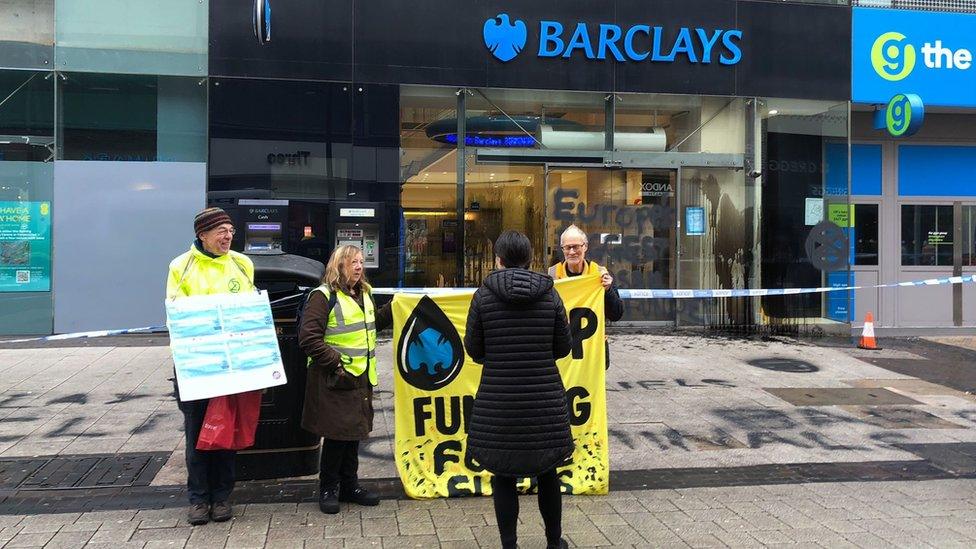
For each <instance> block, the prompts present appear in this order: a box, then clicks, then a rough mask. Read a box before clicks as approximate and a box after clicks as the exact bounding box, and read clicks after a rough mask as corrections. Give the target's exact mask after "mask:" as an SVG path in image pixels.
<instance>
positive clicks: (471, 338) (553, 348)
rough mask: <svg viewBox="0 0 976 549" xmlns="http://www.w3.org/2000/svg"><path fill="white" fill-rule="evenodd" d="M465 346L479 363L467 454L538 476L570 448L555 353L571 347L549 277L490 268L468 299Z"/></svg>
mask: <svg viewBox="0 0 976 549" xmlns="http://www.w3.org/2000/svg"><path fill="white" fill-rule="evenodd" d="M464 346H465V349H466V350H467V352H468V355H470V356H471V358H472V359H473V360H474V361H475V362H477V363H480V364H483V365H484V366H483V369H482V373H481V384H480V385H479V387H478V393H477V395H476V396H475V400H474V406H473V408H472V411H471V421H470V423H469V425H468V444H467V452H468V456H469V457H471V458H473V459H474V460H475V461H476V462H478V464H480V465H481V466H482V467H484V468H485V469H487V470H488V471H490V472H492V473H494V474H497V475H504V476H537V475H539V474H540V473H544V472H546V471H549V470H550V469H552V468H554V467H556V466H557V465H559V464H561V463H562V462H564V461H566V460H567V459H568V458H569V457H570V456H571V455H572V453H573V438H572V433H571V432H570V426H569V409H568V407H567V402H566V389H565V387H564V386H563V382H562V378H561V377H560V375H559V370H558V369H557V368H556V359H558V358H562V357H564V356H566V355H568V354H569V352H570V351H571V350H572V336H571V335H570V331H569V321H568V319H567V318H566V309H565V307H564V306H563V302H562V299H561V298H560V297H559V294H557V293H556V291H555V290H554V289H553V282H552V278H551V277H549V276H547V275H544V274H539V273H536V272H532V271H528V270H525V269H514V268H513V269H502V270H500V271H495V272H493V273H491V274H490V275H488V277H487V278H486V279H485V282H484V284H483V285H482V286H481V287H480V288H478V290H477V291H476V292H475V294H474V297H473V298H472V300H471V309H470V310H469V312H468V322H467V328H466V330H465V334H464Z"/></svg>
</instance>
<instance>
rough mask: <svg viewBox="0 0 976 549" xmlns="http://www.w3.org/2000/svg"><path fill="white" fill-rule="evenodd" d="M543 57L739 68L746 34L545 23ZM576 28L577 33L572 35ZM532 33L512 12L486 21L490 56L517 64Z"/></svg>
mask: <svg viewBox="0 0 976 549" xmlns="http://www.w3.org/2000/svg"><path fill="white" fill-rule="evenodd" d="M538 29H539V32H538V47H537V48H535V55H536V56H537V57H539V58H555V57H561V58H565V59H570V58H572V57H574V56H577V57H579V56H583V57H585V58H586V59H601V60H606V59H607V58H613V59H615V60H616V61H618V62H621V63H625V62H643V61H648V62H657V63H674V62H677V61H680V60H684V61H687V62H688V63H693V64H709V63H712V62H717V63H719V64H721V65H735V64H736V63H738V62H739V61H740V60H741V59H742V49H741V47H740V42H741V40H742V31H741V30H737V29H705V28H691V27H681V28H679V29H677V32H676V34H673V36H672V33H669V32H666V30H665V28H664V27H652V26H650V25H642V24H638V25H633V26H631V27H628V28H626V29H624V28H623V27H621V26H620V25H616V24H612V23H600V24H593V25H588V24H587V23H582V22H579V23H576V24H575V25H569V28H567V26H565V25H563V24H562V23H560V22H558V21H539V27H538ZM570 29H571V30H570ZM528 34H529V33H528V28H527V26H526V24H525V22H524V21H522V20H520V19H516V20H514V21H512V20H511V18H510V17H509V15H508V14H507V13H499V14H498V15H496V16H495V17H493V18H490V19H488V20H487V21H485V24H484V26H483V28H482V37H483V38H484V41H485V46H486V47H487V48H488V51H490V52H491V54H492V55H494V56H495V58H496V59H498V60H499V61H502V62H508V61H511V60H512V59H515V57H516V56H518V55H519V53H521V52H522V51H523V50H524V49H525V47H526V43H527V42H528V38H529V36H528Z"/></svg>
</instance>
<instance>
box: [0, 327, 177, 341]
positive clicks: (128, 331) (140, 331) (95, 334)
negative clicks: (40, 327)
mask: <svg viewBox="0 0 976 549" xmlns="http://www.w3.org/2000/svg"><path fill="white" fill-rule="evenodd" d="M165 332H167V330H166V326H145V327H142V328H126V329H124V330H97V331H94V332H75V333H72V334H57V335H52V336H44V337H27V338H22V339H2V340H0V345H3V344H5V343H28V342H31V341H61V340H63V339H86V338H96V337H108V336H116V335H128V334H148V333H165Z"/></svg>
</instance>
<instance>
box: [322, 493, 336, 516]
mask: <svg viewBox="0 0 976 549" xmlns="http://www.w3.org/2000/svg"><path fill="white" fill-rule="evenodd" d="M319 511H322V512H323V513H325V514H327V515H334V514H336V513H338V512H339V495H338V493H337V492H336V489H335V488H332V489H327V488H319Z"/></svg>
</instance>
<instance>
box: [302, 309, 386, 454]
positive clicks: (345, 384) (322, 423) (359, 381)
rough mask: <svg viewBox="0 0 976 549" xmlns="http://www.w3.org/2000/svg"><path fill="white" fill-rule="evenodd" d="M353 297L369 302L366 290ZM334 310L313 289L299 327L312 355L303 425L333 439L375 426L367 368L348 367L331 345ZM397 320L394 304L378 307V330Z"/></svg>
mask: <svg viewBox="0 0 976 549" xmlns="http://www.w3.org/2000/svg"><path fill="white" fill-rule="evenodd" d="M352 297H353V299H355V300H356V303H358V304H359V306H360V307H362V306H363V294H362V292H357V293H356V295H355V296H352ZM370 298H372V296H370ZM330 313H331V309H330V308H329V301H328V299H327V298H326V297H325V295H324V294H323V293H322V292H312V294H311V297H310V298H309V300H308V304H306V305H305V311H304V312H303V314H302V325H301V326H299V330H298V345H299V346H300V347H301V348H302V351H304V352H305V354H306V355H308V356H309V357H311V359H312V362H311V364H310V365H309V367H308V378H307V381H306V385H305V405H304V408H303V410H302V427H303V428H304V429H305V430H307V431H309V432H312V433H315V434H317V435H319V436H321V437H325V438H327V439H332V440H365V439H366V438H367V437H368V436H369V432H370V431H372V430H373V387H372V386H371V385H370V384H369V379H368V378H367V374H366V372H363V374H362V375H359V376H354V375H352V374H350V373H349V372H347V371H346V370H345V369H344V368H343V367H342V365H341V363H340V361H339V353H338V352H337V351H336V350H335V349H333V348H332V347H330V346H329V345H326V344H325V341H324V337H325V328H326V325H328V323H329V314H330ZM391 324H393V312H392V310H391V308H390V305H389V304H387V305H385V306H383V307H382V308H380V309H377V310H376V330H377V331H379V330H383V329H386V328H388V327H389V326H390V325H391Z"/></svg>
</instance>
